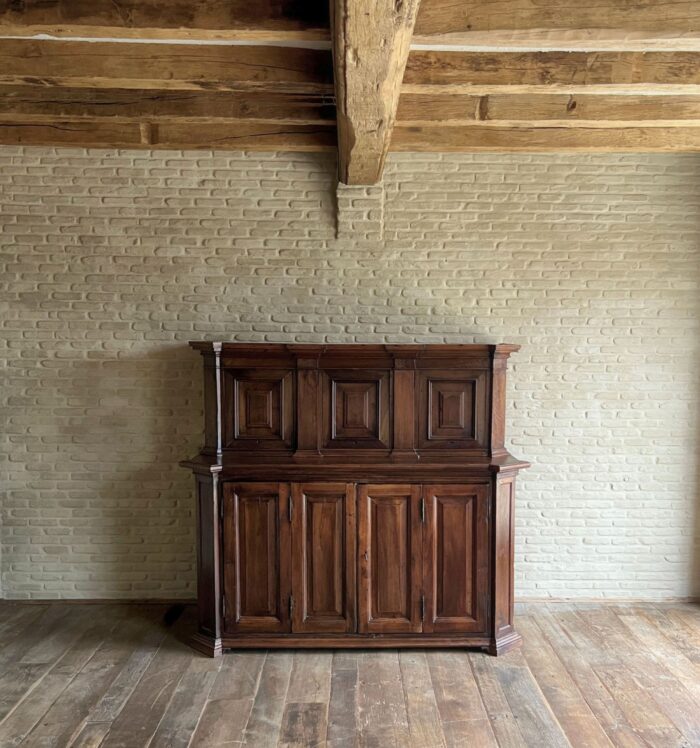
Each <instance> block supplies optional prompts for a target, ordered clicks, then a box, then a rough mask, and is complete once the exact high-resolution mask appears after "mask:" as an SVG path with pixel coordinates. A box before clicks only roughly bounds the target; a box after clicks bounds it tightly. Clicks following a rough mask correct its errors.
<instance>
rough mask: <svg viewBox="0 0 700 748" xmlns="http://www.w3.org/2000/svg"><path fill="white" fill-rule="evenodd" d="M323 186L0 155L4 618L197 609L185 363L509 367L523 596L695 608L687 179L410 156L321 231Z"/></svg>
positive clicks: (193, 381)
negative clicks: (206, 350)
mask: <svg viewBox="0 0 700 748" xmlns="http://www.w3.org/2000/svg"><path fill="white" fill-rule="evenodd" d="M334 174H335V168H334V164H333V163H332V162H331V160H330V159H329V158H328V157H326V156H319V155H289V154H249V155H246V154H231V153H215V154H212V153H195V152H187V153H176V152H166V153H163V152H153V153H147V152H136V151H134V152H130V151H121V152H118V153H110V152H107V151H97V150H95V151H82V150H75V149H71V150H68V149H64V150H58V151H55V150H52V149H22V148H2V149H0V226H2V243H3V255H2V264H3V268H2V270H3V273H4V275H3V279H6V283H5V284H3V286H4V289H5V293H4V297H3V299H4V300H3V302H2V303H3V304H4V307H3V313H2V327H3V341H2V355H3V359H4V367H5V368H4V369H3V371H4V373H5V374H6V381H5V383H4V386H3V392H4V394H6V405H7V419H6V423H7V436H6V446H7V450H6V453H5V454H4V455H3V457H2V458H0V459H2V462H1V463H0V464H1V468H2V470H3V475H4V476H6V480H4V481H3V484H4V488H5V493H4V501H3V515H2V518H3V526H2V584H3V591H4V594H5V595H6V596H7V597H13V598H22V597H140V596H143V597H159V596H160V597H170V598H172V597H190V596H192V595H193V594H194V584H193V532H192V524H193V517H192V506H193V498H192V490H191V480H190V477H189V475H188V473H187V472H186V471H184V470H182V469H180V468H178V467H177V461H178V460H179V459H180V458H182V457H185V456H189V455H191V454H192V453H194V452H195V451H196V449H197V446H198V444H199V441H200V431H201V417H200V408H201V402H200V397H201V392H200V388H199V382H200V360H199V357H198V356H197V355H195V354H193V353H191V352H190V351H189V350H188V349H187V347H186V344H185V343H186V341H187V340H189V339H192V338H197V339H203V338H209V339H220V338H226V339H238V340H289V341H319V340H327V341H332V342H343V341H352V342H376V341H416V342H441V341H449V342H472V341H476V342H496V341H504V342H514V343H521V344H522V345H523V350H522V351H521V352H520V353H519V354H517V355H516V356H515V357H514V358H513V359H512V364H513V366H512V368H511V374H510V398H509V411H508V426H509V435H510V442H511V447H512V450H513V451H514V453H515V454H517V455H518V456H521V457H524V458H526V459H528V460H531V461H532V462H533V468H532V469H531V470H529V471H527V472H526V473H524V474H523V476H522V478H521V481H520V484H519V493H518V519H517V525H518V553H517V561H516V563H517V585H518V587H517V592H518V596H519V597H520V598H525V597H542V596H549V595H551V596H556V597H562V596H573V597H576V596H579V597H597V596H600V597H603V596H605V597H640V598H657V597H665V596H684V595H688V594H691V593H692V592H698V591H699V590H698V587H699V586H700V573H698V571H697V570H696V573H695V575H693V573H692V570H691V567H692V565H693V562H694V561H697V560H698V556H699V554H698V552H697V550H696V551H695V553H693V548H692V536H693V530H694V527H697V525H698V524H699V523H700V519H698V516H699V515H700V509H698V507H699V506H700V504H699V498H698V483H699V480H698V479H699V477H700V462H699V461H698V459H697V455H698V449H697V444H698V440H697V431H698V418H697V416H698V406H699V404H700V380H699V378H698V359H699V357H700V356H699V354H700V335H699V330H698V321H699V319H700V314H699V312H700V309H699V306H700V298H699V294H698V285H699V281H700V158H699V157H698V156H693V155H627V156H618V155H595V156H593V155H592V156H585V155H577V156H557V155H547V156H545V155H542V156H496V155H493V156H488V155H481V156H469V155H460V156H455V155H444V156H438V155H433V154H423V155H409V154H405V155H400V156H394V157H392V159H391V160H390V163H389V166H388V170H387V175H386V179H385V189H384V190H377V189H376V188H375V189H371V190H367V191H363V190H341V191H340V193H339V194H338V196H337V204H338V206H339V213H338V216H337V222H336V195H335V190H334ZM336 230H337V232H338V238H336ZM693 578H694V580H695V585H694V587H693Z"/></svg>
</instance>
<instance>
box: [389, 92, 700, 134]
mask: <svg viewBox="0 0 700 748" xmlns="http://www.w3.org/2000/svg"><path fill="white" fill-rule="evenodd" d="M397 125H401V126H403V127H408V126H423V125H429V126H435V125H439V126H440V127H452V126H468V125H479V126H483V127H487V126H493V127H504V126H505V127H508V126H523V125H529V126H531V127H607V128H612V127H640V126H643V127H687V126H689V125H700V94H699V95H697V96H616V95H605V94H598V95H588V94H531V93H526V94H497V93H496V94H491V95H484V96H471V95H469V94H461V95H460V94H449V93H430V94H423V95H421V94H410V93H404V94H402V96H401V99H400V101H399V111H398V114H397Z"/></svg>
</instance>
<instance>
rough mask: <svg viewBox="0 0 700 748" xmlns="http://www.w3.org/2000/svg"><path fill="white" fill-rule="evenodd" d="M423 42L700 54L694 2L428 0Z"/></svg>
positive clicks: (422, 16)
mask: <svg viewBox="0 0 700 748" xmlns="http://www.w3.org/2000/svg"><path fill="white" fill-rule="evenodd" d="M414 38H415V41H416V42H418V43H421V42H422V43H433V44H435V43H437V42H440V43H442V44H471V45H474V46H477V45H479V46H491V47H499V46H500V47H503V46H511V47H512V46H529V47H534V48H539V49H584V48H586V49H618V50H622V49H653V48H666V49H674V48H675V49H696V50H697V49H700V3H698V2H694V0H596V1H595V2H589V3H586V2H580V0H459V2H455V0H423V2H422V3H421V8H420V12H419V14H418V20H417V22H416V28H415V36H414Z"/></svg>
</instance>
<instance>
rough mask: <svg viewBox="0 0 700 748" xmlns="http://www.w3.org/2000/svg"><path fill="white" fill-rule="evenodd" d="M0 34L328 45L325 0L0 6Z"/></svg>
mask: <svg viewBox="0 0 700 748" xmlns="http://www.w3.org/2000/svg"><path fill="white" fill-rule="evenodd" d="M0 34H2V35H5V36H9V35H13V36H32V35H34V34H50V35H52V36H80V37H102V38H104V37H121V38H146V39H205V40H206V39H209V40H215V39H255V40H259V41H265V40H270V39H272V40H319V39H324V40H325V39H328V38H329V36H328V2H327V0H303V2H279V1H278V0H197V1H196V2H193V1H192V0H21V2H17V0H0Z"/></svg>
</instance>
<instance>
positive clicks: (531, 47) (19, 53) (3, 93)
mask: <svg viewBox="0 0 700 748" xmlns="http://www.w3.org/2000/svg"><path fill="white" fill-rule="evenodd" d="M336 104H337V106H336ZM0 143H4V144H13V145H17V144H22V145H64V146H92V147H128V148H139V147H143V148H174V149H180V148H185V149H191V148H207V149H212V148H232V149H243V150H248V149H257V150H299V151H318V150H334V149H336V148H338V151H339V174H340V179H341V180H342V181H344V182H346V183H349V184H371V183H374V182H376V181H377V180H378V179H380V178H381V173H382V167H383V163H384V159H385V156H386V153H387V151H388V150H397V151H483V150H489V151H507V152H513V151H520V152H533V151H601V150H606V151H700V0H690V1H688V0H589V2H588V3H582V2H580V0H547V1H544V0H330V5H329V3H328V2H327V0H325V1H324V0H252V2H251V0H200V1H199V2H197V0H187V2H184V1H183V0H0Z"/></svg>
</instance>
